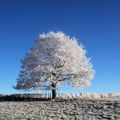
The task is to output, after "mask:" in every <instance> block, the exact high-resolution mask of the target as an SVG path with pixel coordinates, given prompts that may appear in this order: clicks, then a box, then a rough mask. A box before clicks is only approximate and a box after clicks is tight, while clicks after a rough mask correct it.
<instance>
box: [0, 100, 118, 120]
mask: <svg viewBox="0 0 120 120" xmlns="http://www.w3.org/2000/svg"><path fill="white" fill-rule="evenodd" d="M0 120H120V100H108V99H102V100H97V99H93V100H91V99H67V100H57V101H30V102H27V101H22V102H20V101H16V102H12V101H11V102H10V101H8V102H7V101H6V102H0Z"/></svg>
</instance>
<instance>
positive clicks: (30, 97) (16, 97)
mask: <svg viewBox="0 0 120 120" xmlns="http://www.w3.org/2000/svg"><path fill="white" fill-rule="evenodd" d="M50 99H51V98H49V97H46V95H45V94H11V95H3V94H0V101H42V100H44V101H45V100H46V101H47V100H50Z"/></svg>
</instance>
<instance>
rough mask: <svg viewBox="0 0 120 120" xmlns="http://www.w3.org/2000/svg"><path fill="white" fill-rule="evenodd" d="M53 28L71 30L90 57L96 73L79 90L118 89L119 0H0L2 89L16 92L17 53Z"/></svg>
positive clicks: (0, 77) (2, 91) (18, 64)
mask: <svg viewBox="0 0 120 120" xmlns="http://www.w3.org/2000/svg"><path fill="white" fill-rule="evenodd" d="M51 30H52V31H63V32H65V33H66V34H68V35H70V36H75V37H76V38H77V39H79V41H80V42H82V43H83V45H84V46H85V48H86V50H87V51H88V53H87V56H89V57H91V58H92V62H93V65H94V69H95V70H96V76H95V78H94V80H93V81H92V85H91V86H90V87H87V88H85V89H82V90H80V91H82V92H97V93H105V92H120V1H119V0H0V93H16V92H17V91H16V90H14V89H13V88H12V86H13V85H15V84H16V78H17V76H18V73H19V70H20V66H21V63H20V59H21V58H23V57H24V56H25V54H26V52H27V51H28V50H29V48H30V47H32V46H33V44H34V40H36V38H37V37H38V35H39V33H43V32H49V31H51ZM65 90H66V91H69V90H70V92H71V90H72V91H76V89H71V88H70V87H68V86H67V87H65Z"/></svg>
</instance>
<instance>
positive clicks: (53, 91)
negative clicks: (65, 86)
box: [52, 83, 56, 99]
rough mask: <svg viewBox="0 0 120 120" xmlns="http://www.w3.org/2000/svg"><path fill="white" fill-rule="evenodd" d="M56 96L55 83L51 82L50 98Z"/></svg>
mask: <svg viewBox="0 0 120 120" xmlns="http://www.w3.org/2000/svg"><path fill="white" fill-rule="evenodd" d="M55 98H56V84H55V83H52V99H55Z"/></svg>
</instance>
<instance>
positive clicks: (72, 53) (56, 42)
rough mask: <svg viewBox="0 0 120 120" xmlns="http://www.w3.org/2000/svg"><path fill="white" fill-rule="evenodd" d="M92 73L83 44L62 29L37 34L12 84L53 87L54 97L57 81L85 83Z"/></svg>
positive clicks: (32, 87)
mask: <svg viewBox="0 0 120 120" xmlns="http://www.w3.org/2000/svg"><path fill="white" fill-rule="evenodd" d="M93 77H94V70H93V66H92V64H91V61H90V59H89V58H87V57H86V50H85V49H84V47H83V46H82V45H81V44H78V42H77V40H76V39H75V38H70V37H69V36H67V35H65V34H64V33H62V32H56V33H54V32H49V33H47V34H41V35H40V36H39V38H38V40H37V41H36V43H35V45H34V47H33V48H32V49H30V51H29V52H28V54H27V55H26V57H25V58H24V59H23V60H22V70H21V71H20V74H19V77H18V79H17V85H16V86H15V88H16V89H18V90H20V89H23V90H29V89H42V90H43V89H45V90H52V98H55V97H56V88H57V87H58V86H59V85H61V84H63V83H65V82H66V83H68V84H71V85H73V86H76V87H84V86H87V85H89V84H90V82H91V79H93Z"/></svg>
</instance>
